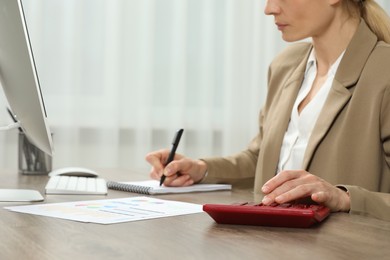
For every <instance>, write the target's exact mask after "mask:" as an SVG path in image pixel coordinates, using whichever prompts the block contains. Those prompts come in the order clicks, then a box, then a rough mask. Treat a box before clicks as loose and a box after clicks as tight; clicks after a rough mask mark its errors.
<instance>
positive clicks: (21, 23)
mask: <svg viewBox="0 0 390 260" xmlns="http://www.w3.org/2000/svg"><path fill="white" fill-rule="evenodd" d="M0 82H1V85H2V87H3V90H4V93H5V96H6V97H7V100H8V103H9V105H10V106H11V110H12V111H13V113H14V114H15V115H16V118H17V120H18V121H19V123H20V127H21V128H22V130H23V132H24V133H25V135H26V137H27V138H28V139H29V141H30V142H31V143H33V144H34V145H36V146H37V147H38V148H39V149H41V150H42V151H44V152H45V153H47V154H49V155H52V152H53V143H52V138H51V132H50V130H49V127H48V124H47V121H46V110H45V106H44V102H43V98H42V92H41V88H40V85H39V78H38V74H37V71H36V66H35V61H34V56H33V52H32V48H31V42H30V39H29V34H28V30H27V25H26V20H25V16H24V10H23V3H22V1H21V0H0ZM4 109H5V108H4ZM3 191H4V190H3ZM12 192H13V193H15V191H14V190H13V191H12ZM3 193H4V192H2V191H0V201H1V200H2V199H1V195H2V194H3ZM5 195H7V194H5Z"/></svg>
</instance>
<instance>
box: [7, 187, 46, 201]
mask: <svg viewBox="0 0 390 260" xmlns="http://www.w3.org/2000/svg"><path fill="white" fill-rule="evenodd" d="M43 200H44V198H43V197H42V195H41V194H40V193H39V192H38V191H36V190H22V189H0V202H38V201H43Z"/></svg>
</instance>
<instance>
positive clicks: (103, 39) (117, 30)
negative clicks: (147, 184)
mask: <svg viewBox="0 0 390 260" xmlns="http://www.w3.org/2000/svg"><path fill="white" fill-rule="evenodd" d="M378 2H380V3H382V4H384V3H385V4H386V5H383V6H385V7H386V8H387V10H389V9H390V3H388V2H386V1H378ZM23 3H24V6H25V12H26V16H27V23H28V27H29V31H30V37H31V41H32V46H33V50H34V55H35V58H36V63H37V70H38V73H39V78H40V82H41V88H42V91H43V95H44V99H45V104H46V109H47V112H48V117H49V123H50V127H51V129H52V131H53V133H54V145H55V154H54V157H53V159H54V160H53V163H54V167H55V168H56V167H63V166H76V165H77V166H85V167H93V168H102V167H106V168H107V167H114V168H137V169H144V168H148V167H149V166H148V165H147V163H146V162H145V161H144V156H145V154H146V153H147V152H149V151H152V150H155V149H161V148H169V147H170V145H171V141H172V138H173V135H174V133H175V131H176V130H177V129H179V128H184V129H185V132H184V136H183V139H182V142H181V143H180V146H179V149H178V152H180V153H184V154H186V155H188V156H191V157H194V158H198V157H204V156H213V155H228V154H231V153H235V152H238V151H240V150H242V149H245V148H246V145H247V144H248V142H249V141H250V139H251V138H252V137H253V136H254V135H255V134H256V133H257V127H258V125H257V123H258V122H257V118H258V112H259V109H260V108H261V105H262V104H263V102H264V98H265V95H266V76H267V68H268V65H269V63H270V61H271V60H272V58H273V57H274V56H275V55H276V54H277V53H278V52H279V51H280V50H281V49H282V48H283V47H285V43H283V42H282V40H281V38H280V33H279V32H278V31H277V29H276V28H275V25H274V22H273V17H267V16H265V15H264V13H263V9H264V6H265V3H266V1H265V0H24V1H23ZM0 102H1V103H0V104H4V107H5V106H6V102H5V100H4V97H3V96H2V97H1V99H0ZM3 110H4V111H0V115H1V119H0V122H1V123H2V124H4V123H5V122H8V121H9V118H8V115H7V114H6V112H5V108H4V109H3ZM0 153H1V154H2V155H1V156H0V167H1V168H16V167H17V131H16V130H15V131H8V132H2V133H0Z"/></svg>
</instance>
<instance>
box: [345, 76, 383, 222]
mask: <svg viewBox="0 0 390 260" xmlns="http://www.w3.org/2000/svg"><path fill="white" fill-rule="evenodd" d="M389 115H390V83H389V85H388V86H387V88H386V90H385V92H384V95H383V99H382V105H381V115H380V122H381V127H380V131H381V139H382V144H383V154H384V157H385V158H384V159H385V165H384V166H383V167H388V168H390V116H389ZM339 186H341V187H344V188H345V189H346V190H347V191H348V192H349V194H350V198H351V209H350V213H353V214H363V215H369V216H373V217H376V218H379V219H383V220H386V221H390V193H389V192H390V176H386V175H385V173H382V176H381V183H379V187H378V192H374V191H369V190H367V189H364V188H362V187H358V186H351V185H339Z"/></svg>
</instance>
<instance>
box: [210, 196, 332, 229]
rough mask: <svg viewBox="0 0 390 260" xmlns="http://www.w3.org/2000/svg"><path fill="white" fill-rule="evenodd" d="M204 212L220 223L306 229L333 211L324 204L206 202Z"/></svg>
mask: <svg viewBox="0 0 390 260" xmlns="http://www.w3.org/2000/svg"><path fill="white" fill-rule="evenodd" d="M203 211H205V212H206V213H207V214H209V215H210V216H211V217H212V218H213V219H214V220H215V222H217V223H219V224H233V225H256V226H273V227H296V228H307V227H310V226H312V225H314V224H317V223H320V222H322V221H323V220H324V219H326V217H327V216H328V215H329V214H330V210H329V208H327V207H325V206H322V205H306V204H288V203H286V204H276V203H274V204H272V205H270V206H265V205H263V204H261V203H260V204H255V203H250V202H244V203H236V204H231V205H224V204H205V205H203Z"/></svg>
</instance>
